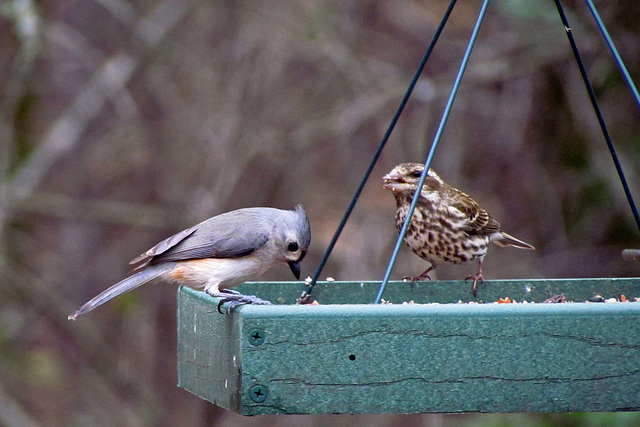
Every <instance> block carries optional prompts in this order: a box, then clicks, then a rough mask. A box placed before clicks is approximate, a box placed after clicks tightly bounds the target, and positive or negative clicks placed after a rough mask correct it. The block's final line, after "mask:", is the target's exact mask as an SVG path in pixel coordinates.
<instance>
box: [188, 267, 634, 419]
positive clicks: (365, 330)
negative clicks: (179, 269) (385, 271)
mask: <svg viewBox="0 0 640 427" xmlns="http://www.w3.org/2000/svg"><path fill="white" fill-rule="evenodd" d="M379 286H380V282H320V283H318V284H317V286H316V287H315V289H314V291H313V297H314V298H316V299H317V300H318V301H319V302H320V305H307V306H296V305H295V300H296V298H297V297H299V295H300V293H301V291H302V290H303V289H304V284H302V283H300V282H263V283H257V282H256V283H246V284H244V285H242V286H239V287H238V288H237V289H238V290H239V291H241V292H242V293H245V294H255V295H258V296H260V297H261V298H265V299H269V300H271V301H272V302H274V305H271V306H251V305H246V306H241V307H239V308H238V309H237V310H236V311H235V312H234V316H233V318H230V317H229V316H227V315H223V314H220V313H219V312H218V310H217V306H218V302H219V300H218V299H216V298H211V297H210V296H208V295H206V294H205V293H202V292H198V291H194V290H192V289H189V288H181V289H180V290H179V292H178V381H179V385H180V387H183V388H185V389H186V390H189V391H190V392H192V393H194V394H196V395H198V396H200V397H202V398H204V399H206V400H208V401H210V402H212V403H215V404H216V405H219V406H221V407H223V408H227V409H230V410H232V411H236V412H238V413H241V414H244V415H262V414H331V413H340V414H355V413H403V414H410V413H428V412H449V413H455V412H569V411H637V410H640V303H637V302H626V303H625V302H604V303H595V302H593V303H585V302H582V301H586V300H588V299H590V298H593V297H594V296H596V295H600V296H602V297H604V298H605V299H607V298H612V297H614V296H620V295H625V296H626V297H627V298H628V299H630V300H632V301H633V298H634V297H639V296H640V278H630V279H617V278H616V279H568V280H496V281H488V282H487V283H486V285H481V286H480V289H479V294H478V300H483V301H485V302H487V303H485V304H464V303H459V301H460V300H462V301H469V300H473V298H472V296H471V291H470V284H469V283H465V282H464V281H433V282H422V283H418V284H413V285H412V284H410V283H407V282H391V283H389V285H388V286H387V289H386V291H385V294H384V298H385V299H386V300H387V301H389V302H391V303H392V304H380V305H373V304H367V303H368V302H371V301H373V300H374V299H375V296H376V293H377V291H378V289H379ZM556 294H564V295H565V297H566V298H567V300H569V301H576V302H569V303H564V304H542V303H541V302H542V301H543V300H545V299H546V298H549V297H551V296H553V295H556ZM504 297H509V298H511V299H512V300H515V301H518V302H522V301H528V302H529V303H526V304H525V303H518V304H493V303H489V302H494V301H497V300H498V299H500V298H504ZM409 301H413V302H415V303H414V304H402V303H403V302H409ZM532 302H535V303H532ZM436 303H437V304H436Z"/></svg>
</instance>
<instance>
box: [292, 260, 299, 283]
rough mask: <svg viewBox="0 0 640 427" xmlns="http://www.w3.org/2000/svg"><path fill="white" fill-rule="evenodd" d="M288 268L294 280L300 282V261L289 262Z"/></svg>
mask: <svg viewBox="0 0 640 427" xmlns="http://www.w3.org/2000/svg"><path fill="white" fill-rule="evenodd" d="M289 268H290V269H291V272H292V273H293V275H294V276H295V277H296V280H300V261H299V260H298V261H289Z"/></svg>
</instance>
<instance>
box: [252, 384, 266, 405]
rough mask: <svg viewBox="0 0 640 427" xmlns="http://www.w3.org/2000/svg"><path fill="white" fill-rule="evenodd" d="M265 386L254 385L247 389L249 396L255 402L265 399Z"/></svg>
mask: <svg viewBox="0 0 640 427" xmlns="http://www.w3.org/2000/svg"><path fill="white" fill-rule="evenodd" d="M267 394H268V391H267V388H266V387H265V386H263V385H254V386H253V387H251V390H249V397H250V398H251V400H253V401H254V402H256V403H262V402H264V401H265V400H267Z"/></svg>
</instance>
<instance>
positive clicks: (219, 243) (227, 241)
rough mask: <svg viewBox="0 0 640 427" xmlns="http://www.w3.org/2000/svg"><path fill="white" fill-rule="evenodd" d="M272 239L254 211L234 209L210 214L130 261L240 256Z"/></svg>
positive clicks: (148, 261)
mask: <svg viewBox="0 0 640 427" xmlns="http://www.w3.org/2000/svg"><path fill="white" fill-rule="evenodd" d="M268 240H269V233H268V229H267V228H266V227H265V225H264V224H262V223H261V222H260V221H259V218H257V217H255V216H253V215H247V214H246V212H244V213H243V212H241V211H234V212H228V213H226V214H222V215H218V216H215V217H213V218H210V219H208V220H206V221H203V222H201V223H200V224H197V225H194V226H193V227H190V228H187V229H186V230H184V231H181V232H179V233H177V234H175V235H173V236H171V237H169V238H168V239H165V240H163V241H162V242H160V243H158V244H157V245H155V246H154V247H153V248H151V249H149V250H148V251H147V252H145V253H143V254H142V255H140V256H138V257H137V258H135V259H133V260H132V261H131V264H135V263H138V262H143V264H141V265H140V266H139V267H137V268H141V267H145V266H147V265H154V264H158V263H160V262H169V261H181V260H188V259H201V258H238V257H242V256H246V255H249V254H250V253H252V252H254V251H256V250H257V249H259V248H261V247H262V246H264V244H265V243H267V241H268Z"/></svg>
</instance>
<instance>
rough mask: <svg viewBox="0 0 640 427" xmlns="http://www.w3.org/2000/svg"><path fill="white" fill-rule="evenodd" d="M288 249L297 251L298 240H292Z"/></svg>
mask: <svg viewBox="0 0 640 427" xmlns="http://www.w3.org/2000/svg"><path fill="white" fill-rule="evenodd" d="M287 250H288V251H289V252H295V251H297V250H298V244H297V243H296V242H291V243H289V246H287Z"/></svg>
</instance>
